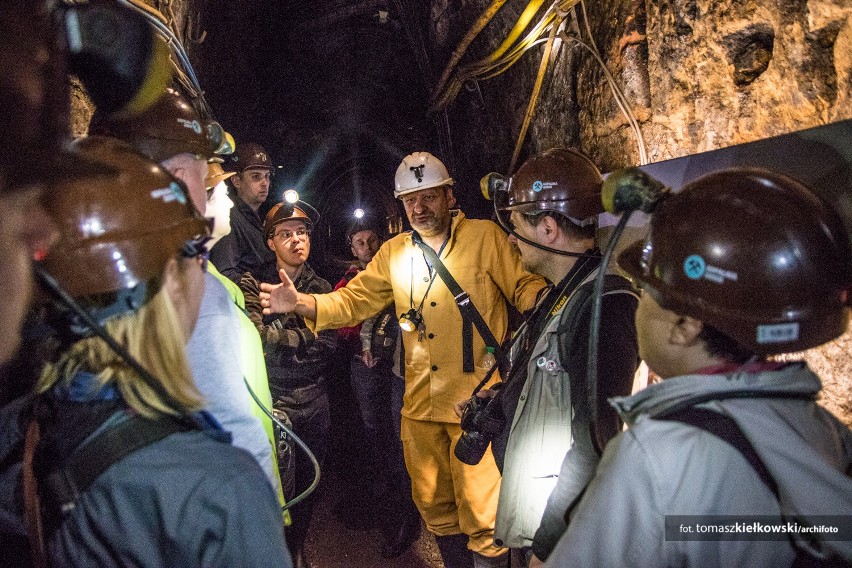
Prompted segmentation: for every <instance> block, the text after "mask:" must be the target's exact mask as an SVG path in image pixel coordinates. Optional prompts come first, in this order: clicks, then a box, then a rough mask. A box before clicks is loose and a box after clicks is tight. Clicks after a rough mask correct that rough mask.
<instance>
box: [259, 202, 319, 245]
mask: <svg viewBox="0 0 852 568" xmlns="http://www.w3.org/2000/svg"><path fill="white" fill-rule="evenodd" d="M284 221H304V222H305V224H306V225H307V226H308V227H310V226H312V225H315V224H316V223H317V222H318V221H319V212H318V211H317V210H316V209H314V208H313V207H312V206H311V205H309V204H307V203H305V202H304V201H301V200H299V201H297V202H296V203H287V202H286V201H283V202H281V203H276V204H275V205H273V206H272V209H270V210H269V213H267V214H266V219H265V220H264V222H263V234H264V236H265V237H266V238H267V239H271V238H272V231H274V230H275V227H277V226H278V225H280V224H281V223H283V222H284Z"/></svg>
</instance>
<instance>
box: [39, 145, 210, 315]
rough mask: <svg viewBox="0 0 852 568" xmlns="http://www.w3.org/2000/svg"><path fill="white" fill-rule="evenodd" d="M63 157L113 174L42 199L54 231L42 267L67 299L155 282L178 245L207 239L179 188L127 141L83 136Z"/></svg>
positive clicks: (59, 189)
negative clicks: (55, 237) (55, 236)
mask: <svg viewBox="0 0 852 568" xmlns="http://www.w3.org/2000/svg"><path fill="white" fill-rule="evenodd" d="M69 151H70V154H71V155H72V157H76V158H79V159H85V160H88V161H90V162H93V163H96V164H101V165H102V167H103V169H104V170H108V171H112V173H110V174H102V175H99V176H96V177H91V178H89V179H86V180H77V181H74V180H69V181H65V182H61V183H60V184H59V185H58V186H57V187H54V188H52V190H53V191H50V192H46V193H45V195H44V197H43V206H44V208H45V210H46V211H47V212H48V214H50V215H51V217H52V218H53V220H54V222H55V223H56V225H57V227H58V228H59V233H60V238H59V240H58V241H57V243H56V245H55V246H54V247H53V248H52V249H51V251H50V253H49V254H48V255H47V258H46V259H45V260H44V266H45V268H46V269H47V271H48V272H49V273H50V274H51V275H53V277H54V278H56V280H57V281H58V282H59V284H61V285H62V286H63V288H65V289H66V290H67V291H68V292H69V293H70V294H71V295H72V296H73V297H75V298H82V297H87V296H93V295H97V294H103V293H106V292H114V291H118V290H123V289H127V288H132V287H134V286H136V285H137V284H139V283H142V282H147V281H148V280H150V279H152V278H154V277H157V276H160V275H161V274H162V272H163V268H164V267H165V265H166V262H167V261H168V260H169V259H170V258H171V257H173V256H174V255H175V254H177V253H178V252H179V251H180V250H181V248H182V247H183V245H184V244H186V243H187V242H188V241H192V240H197V239H201V238H203V237H205V236H207V235H208V234H209V228H208V225H207V222H206V220H205V219H204V218H203V217H201V216H200V215H199V214H198V212H197V211H196V210H195V207H193V206H192V203H191V202H190V201H189V198H188V197H187V192H186V188H185V187H184V186H183V185H182V184H181V183H180V182H179V181H178V180H177V179H175V178H174V177H172V176H171V175H170V174H169V173H168V172H167V171H166V170H164V169H163V168H162V167H161V166H159V165H158V164H156V163H154V162H151V161H150V160H149V159H147V158H146V157H144V156H142V155H141V154H139V153H138V152H136V151H135V150H134V149H133V148H131V147H130V146H129V145H128V144H127V143H125V142H123V141H121V140H118V139H116V138H109V137H104V136H89V137H87V138H82V139H80V140H78V141H77V142H75V143H74V144H72V146H71V147H70V150H69Z"/></svg>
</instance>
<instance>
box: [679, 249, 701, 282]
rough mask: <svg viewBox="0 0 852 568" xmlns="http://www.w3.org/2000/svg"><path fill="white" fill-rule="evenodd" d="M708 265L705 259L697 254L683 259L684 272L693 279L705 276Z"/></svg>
mask: <svg viewBox="0 0 852 568" xmlns="http://www.w3.org/2000/svg"><path fill="white" fill-rule="evenodd" d="M706 267H707V264H706V263H705V262H704V259H703V258H701V256H699V255H697V254H693V255H690V256H688V257H686V260H684V261H683V272H684V273H685V274H686V275H687V276H688V277H689V278H691V279H692V280H698V279H699V278H701V277H702V276H704V270H705V269H706Z"/></svg>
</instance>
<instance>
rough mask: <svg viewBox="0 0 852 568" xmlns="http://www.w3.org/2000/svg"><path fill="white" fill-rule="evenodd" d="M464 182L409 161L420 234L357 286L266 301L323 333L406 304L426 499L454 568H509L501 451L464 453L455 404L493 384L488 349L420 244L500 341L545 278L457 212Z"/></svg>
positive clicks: (420, 491) (406, 198)
mask: <svg viewBox="0 0 852 568" xmlns="http://www.w3.org/2000/svg"><path fill="white" fill-rule="evenodd" d="M452 185H453V180H452V178H451V177H450V175H449V173H448V172H447V169H446V167H444V164H443V163H441V161H440V160H438V159H437V158H436V157H435V156H433V155H431V154H429V153H427V152H415V153H413V154H410V155H409V156H406V157H405V159H404V160H403V161H402V163H401V164H400V165H399V168H398V169H397V173H396V189H395V191H394V196H395V197H398V198H400V199H401V201H402V203H403V205H404V206H405V212H406V215H407V216H408V220H409V222H410V223H411V226H412V227H413V229H414V231H412V232H406V233H403V234H400V235H397V236H396V237H394V238H392V239H390V240H389V241H387V242H386V243H384V244H383V245H382V247H381V248H380V249H379V252H378V253H377V254H376V255H375V256H374V257H373V260H372V261H371V262H370V263H369V264H368V265H367V267H366V268H365V269H364V270H363V271H361V272H359V273H358V274H357V275H356V276H355V277H354V278H353V279H352V280H351V281H350V282H349V284H348V285H347V286H346V287H345V288H341V289H339V290H337V291H335V292H332V293H330V294H301V293H298V292H297V291H296V289H295V288H294V287H293V285H292V283H291V282H290V280H289V279H288V278H287V276H286V275H285V274H281V275H280V276H281V281H282V282H283V284H276V285H271V284H265V285H262V288H263V290H264V291H265V293H263V294H262V295H261V301H262V304H263V306H264V308H265V312H267V313H282V312H292V311H295V312H296V313H297V314H299V315H301V316H303V317H304V318H306V319H307V320H312V321H309V322H308V325H309V326H312V327H313V329H314V330H322V329H329V328H340V327H345V326H352V325H354V324H356V323H358V322H360V321H363V320H365V319H367V318H369V317H370V316H372V315H374V314H376V313H378V312H380V311H381V310H382V309H384V308H385V307H387V306H389V305H390V304H391V303H393V304H394V305H395V307H396V312H397V314H400V315H401V317H402V319H403V320H408V322H407V323H410V324H411V327H413V328H414V331H410V332H403V345H404V347H405V383H406V386H405V397H404V400H403V408H402V428H401V437H402V443H403V448H404V451H405V462H406V467H407V468H408V471H409V473H410V475H411V479H412V493H413V497H414V501H415V503H416V504H417V507H418V509H419V510H420V513H421V515H423V518H424V519H425V521H426V526H427V528H428V529H429V530H430V531H431V532H432V533H434V534H435V536H436V537H437V542H438V547H439V549H440V551H441V556H442V558H443V560H444V564H445V565H446V566H447V568H469V567H471V566H474V567H476V568H479V567H490V566H505V565H506V562H507V558H508V557H507V555H506V549H504V548H498V547H496V546H494V543H493V536H494V520H495V514H496V510H497V496H498V493H499V490H500V475H499V473H498V471H497V467H496V466H495V464H494V458H493V456H492V455H491V451H490V449H489V450H488V451H487V453H486V455H485V457H484V458H483V459H482V461H480V462H479V463H478V464H477V465H475V466H469V465H465V464H463V463H462V462H460V461H459V460H458V459H456V458H455V456H454V455H453V449H454V447H455V445H456V443H457V442H458V440H459V437H460V436H461V432H462V431H461V427H460V425H459V418H458V417H457V416H456V414H455V412H454V411H453V407H454V405H455V403H456V402H458V401H459V400H461V399H463V398H466V397H468V396H470V394H471V392H472V391H473V389H474V387H475V386H476V385H477V383H479V382H480V380H481V379H482V378H483V377H484V376H485V373H486V371H487V368H486V367H484V366H483V365H481V364H480V363H481V360H482V357H483V355H485V343H484V341H483V339H482V338H481V337H480V335H479V333H478V332H474V331H473V329H475V328H473V326H471V325H469V324H464V322H463V318H462V315H461V312H460V311H459V308H458V306H457V305H456V302H455V300H454V297H453V294H452V293H451V292H450V290H449V289H448V288H447V286H446V285H445V284H444V281H443V280H442V279H441V277H440V276H439V275H438V274H437V272H436V270H435V269H433V268H431V267H430V266H429V264H428V263H427V261H426V258H425V256H424V252H423V250H421V248H419V247H418V246H417V245H416V244H415V241H414V239H415V238H418V237H419V238H420V239H422V242H423V243H425V244H426V245H428V246H429V247H431V248H432V249H433V250H434V251H435V253H436V254H437V255H438V256H439V258H440V259H441V261H442V262H443V264H444V265H445V266H446V268H447V270H448V271H449V273H450V274H451V275H452V276H453V277H454V278H455V280H456V281H457V282H458V283H459V285H460V286H461V288H462V289H463V290H464V291H465V292H467V293H468V294H469V295H470V299H471V301H472V303H473V304H474V306H475V307H476V309H477V310H478V311H479V313H480V314H481V315H482V318H483V320H484V321H485V322H486V324H487V325H488V327H489V329H490V330H491V333H492V334H493V335H494V337H496V338H503V337H504V336H505V334H506V330H507V326H508V312H507V307H506V301H508V302H509V303H511V304H512V305H514V306H515V307H516V308H518V309H519V310H520V311H525V310H527V309H530V308H532V307H533V306H534V304H535V300H536V296H537V295H538V293H539V291H540V290H541V289H542V288H543V287H544V286H545V281H544V280H543V279H542V278H541V277H539V276H535V275H533V274H530V273H529V272H527V271H526V270H525V269H524V268H523V266H522V265H521V261H520V258H519V256H518V254H517V251H516V250H515V249H514V248H513V247H512V246H511V245H510V243H509V242H508V240H507V239H506V235H505V234H504V233H503V232H502V231H501V230H500V228H499V227H498V226H497V225H496V224H494V223H492V222H491V221H484V220H473V219H467V218H465V216H464V214H463V213H462V212H461V211H459V210H457V209H452V208H453V207H454V206H455V204H456V200H455V197H454V196H453V190H452ZM464 335H467V337H464ZM468 550H469V551H470V552H469V551H468Z"/></svg>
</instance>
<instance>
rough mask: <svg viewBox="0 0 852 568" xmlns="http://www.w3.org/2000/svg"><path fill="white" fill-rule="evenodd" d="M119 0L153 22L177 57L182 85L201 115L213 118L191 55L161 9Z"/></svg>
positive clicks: (136, 2)
mask: <svg viewBox="0 0 852 568" xmlns="http://www.w3.org/2000/svg"><path fill="white" fill-rule="evenodd" d="M117 1H118V3H119V4H123V5H124V6H127V7H128V8H131V9H133V10H136V11H137V12H139V13H140V14H142V15H143V16H145V17H146V18H147V19H148V21H149V22H151V25H152V26H153V27H154V30H155V31H157V33H159V34H160V35H161V36H162V37H163V39H165V40H166V43H167V44H168V46H169V49H170V50H171V52H172V55H173V56H174V57H175V59H174V60H172V65H173V66H174V68H175V74H176V76H177V78H178V81H179V82H180V84H181V86H182V87H183V88H184V90H185V91H186V93H187V94H188V95H189V96H190V98H191V99H192V100H193V102H194V103H195V104H196V105H197V108H198V111H199V112H200V113H201V115H202V116H203V117H204V118H213V111H212V109H211V108H210V105H208V104H207V101H206V100H205V98H204V91H203V89H202V88H201V84H200V83H199V82H198V77H197V76H196V75H195V69H193V67H192V63H190V61H189V56H188V55H187V54H186V50H184V47H183V44H182V43H181V41H180V39H179V38H178V37H177V35H176V34H175V32H174V31H173V30H172V29H171V28H170V27H169V25H168V20H167V19H166V17H165V16H164V15H163V14H162V13H161V12H160V11H158V10H157V9H155V8H153V7H151V6H148V5H147V4H145V3H144V2H142V1H141V0H117Z"/></svg>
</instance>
